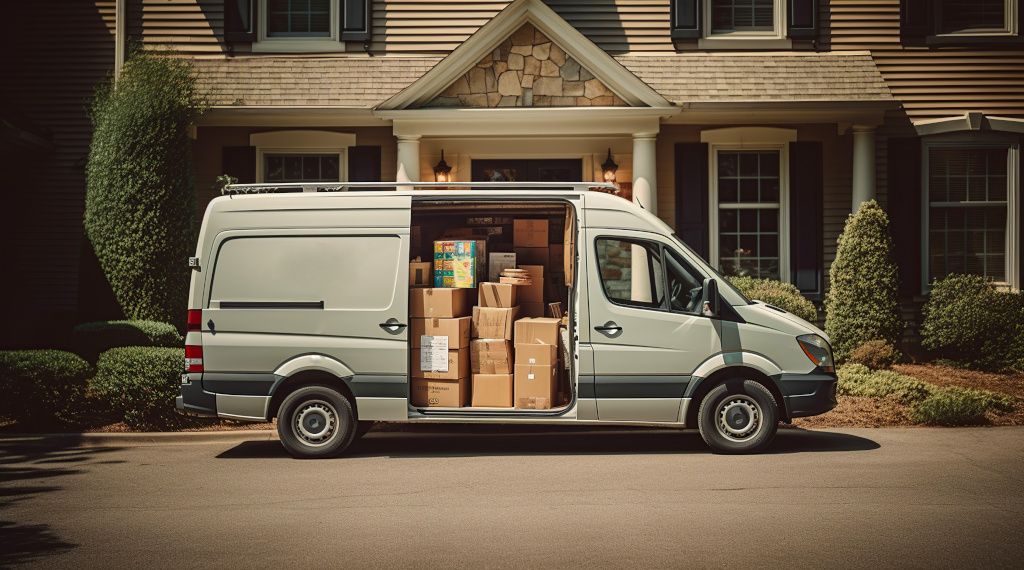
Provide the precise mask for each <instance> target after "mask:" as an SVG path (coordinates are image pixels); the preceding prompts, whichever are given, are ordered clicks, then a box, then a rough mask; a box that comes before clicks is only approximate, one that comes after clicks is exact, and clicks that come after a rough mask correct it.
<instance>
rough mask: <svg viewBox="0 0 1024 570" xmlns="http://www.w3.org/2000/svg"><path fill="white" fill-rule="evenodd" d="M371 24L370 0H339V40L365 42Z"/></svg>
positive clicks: (370, 30)
mask: <svg viewBox="0 0 1024 570" xmlns="http://www.w3.org/2000/svg"><path fill="white" fill-rule="evenodd" d="M372 26H373V1H372V0H341V41H343V42H365V41H367V40H369V39H370V34H371V32H372V29H371V27H372Z"/></svg>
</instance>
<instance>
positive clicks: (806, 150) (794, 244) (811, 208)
mask: <svg viewBox="0 0 1024 570" xmlns="http://www.w3.org/2000/svg"><path fill="white" fill-rule="evenodd" d="M823 186H824V184H823V183H822V150H821V143H820V142H818V141H800V142H793V143H790V144H789V252H790V256H789V258H790V261H789V264H790V272H791V277H790V279H791V280H792V282H793V284H794V285H796V287H797V288H798V289H800V292H801V293H803V294H804V295H808V296H812V297H813V296H820V295H821V293H822V290H821V289H822V286H821V285H822V281H823V280H822V274H823V273H824V260H823V258H824V255H823V247H824V245H823V242H824V239H825V238H824V234H823V229H822V217H823V212H822V203H823V194H824V188H823Z"/></svg>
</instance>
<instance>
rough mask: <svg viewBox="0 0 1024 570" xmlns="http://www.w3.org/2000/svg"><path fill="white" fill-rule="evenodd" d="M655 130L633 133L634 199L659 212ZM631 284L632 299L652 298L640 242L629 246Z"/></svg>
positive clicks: (656, 134)
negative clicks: (652, 131)
mask: <svg viewBox="0 0 1024 570" xmlns="http://www.w3.org/2000/svg"><path fill="white" fill-rule="evenodd" d="M657 137H658V133H636V134H634V135H633V202H636V203H637V204H639V205H640V206H641V207H643V208H644V209H645V210H647V211H648V212H651V213H652V214H654V215H658V178H657V168H658V162H657V158H656V154H657V145H656V141H657ZM631 250H632V251H631V252H630V253H631V254H632V255H631V256H630V257H631V259H632V262H631V268H630V269H631V271H630V283H631V284H632V289H633V290H632V295H633V300H634V301H647V302H650V301H653V300H654V299H652V298H651V275H650V271H649V269H648V268H649V266H650V263H651V260H650V259H648V256H647V250H646V249H644V248H643V247H641V246H639V245H634V246H632V247H631Z"/></svg>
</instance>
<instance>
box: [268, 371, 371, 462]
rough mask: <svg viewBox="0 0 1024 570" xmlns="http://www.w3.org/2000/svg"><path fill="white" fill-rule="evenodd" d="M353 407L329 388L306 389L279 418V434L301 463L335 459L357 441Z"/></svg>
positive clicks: (292, 398) (293, 397) (291, 398)
mask: <svg viewBox="0 0 1024 570" xmlns="http://www.w3.org/2000/svg"><path fill="white" fill-rule="evenodd" d="M356 425H357V423H356V417H355V413H354V412H353V410H352V403H351V402H349V401H348V398H346V397H345V396H343V395H341V394H340V393H338V391H337V390H334V389H332V388H328V387H327V386H306V387H304V388H299V389H298V390H296V391H294V392H292V393H291V394H289V395H288V397H286V398H285V399H284V402H282V403H281V408H280V411H279V412H278V414H277V434H278V436H279V437H280V438H281V443H282V444H283V445H284V448H285V449H286V450H287V451H288V453H289V454H291V456H292V457H295V458H297V459H313V458H320V457H333V456H335V455H338V454H340V453H341V452H343V451H345V449H347V448H348V446H349V445H351V444H352V441H353V440H355V438H356Z"/></svg>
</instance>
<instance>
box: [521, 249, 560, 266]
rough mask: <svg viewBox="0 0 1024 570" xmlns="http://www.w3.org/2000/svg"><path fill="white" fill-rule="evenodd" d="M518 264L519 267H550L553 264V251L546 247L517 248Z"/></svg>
mask: <svg viewBox="0 0 1024 570" xmlns="http://www.w3.org/2000/svg"><path fill="white" fill-rule="evenodd" d="M516 263H518V264H519V265H541V266H543V267H549V266H550V264H551V250H550V249H549V248H546V247H517V248H516ZM559 268H561V265H559Z"/></svg>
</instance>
